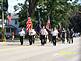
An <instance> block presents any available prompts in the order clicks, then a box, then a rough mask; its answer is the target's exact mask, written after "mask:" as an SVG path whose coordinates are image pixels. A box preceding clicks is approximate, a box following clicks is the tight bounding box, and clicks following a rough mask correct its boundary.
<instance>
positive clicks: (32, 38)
mask: <svg viewBox="0 0 81 61" xmlns="http://www.w3.org/2000/svg"><path fill="white" fill-rule="evenodd" d="M35 34H36V32H35V30H34V29H32V28H31V29H29V43H30V45H32V43H33V44H34V42H35Z"/></svg>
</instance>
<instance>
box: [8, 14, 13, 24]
mask: <svg viewBox="0 0 81 61" xmlns="http://www.w3.org/2000/svg"><path fill="white" fill-rule="evenodd" d="M7 18H8V24H10V23H11V20H12V17H11V16H9V15H8V16H7Z"/></svg>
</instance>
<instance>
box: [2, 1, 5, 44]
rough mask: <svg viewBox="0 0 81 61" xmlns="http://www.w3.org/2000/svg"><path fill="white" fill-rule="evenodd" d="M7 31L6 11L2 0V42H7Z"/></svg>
mask: <svg viewBox="0 0 81 61" xmlns="http://www.w3.org/2000/svg"><path fill="white" fill-rule="evenodd" d="M4 32H5V29H4V10H3V0H2V42H4V41H5V33H4Z"/></svg>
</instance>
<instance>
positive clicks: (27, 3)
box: [26, 1, 29, 18]
mask: <svg viewBox="0 0 81 61" xmlns="http://www.w3.org/2000/svg"><path fill="white" fill-rule="evenodd" d="M26 5H27V18H28V16H29V12H28V8H29V1H27V2H26Z"/></svg>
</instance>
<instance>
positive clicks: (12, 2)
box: [8, 0, 25, 13]
mask: <svg viewBox="0 0 81 61" xmlns="http://www.w3.org/2000/svg"><path fill="white" fill-rule="evenodd" d="M24 1H25V0H8V5H9V8H8V12H9V13H14V8H13V6H14V5H17V3H24Z"/></svg>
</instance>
